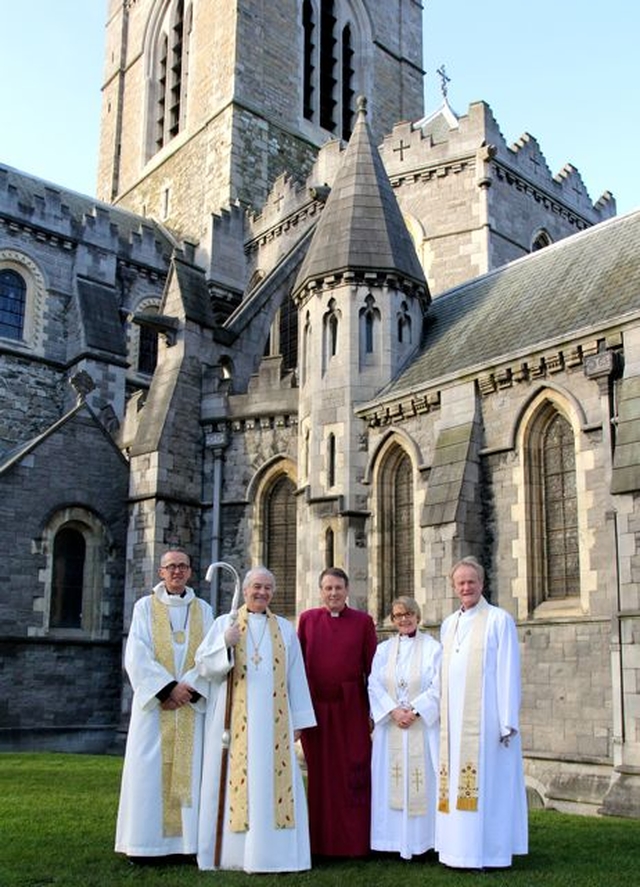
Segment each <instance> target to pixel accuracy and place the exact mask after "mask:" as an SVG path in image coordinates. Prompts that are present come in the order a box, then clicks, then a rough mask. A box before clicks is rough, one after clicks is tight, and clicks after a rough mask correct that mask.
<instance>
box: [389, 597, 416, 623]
mask: <svg viewBox="0 0 640 887" xmlns="http://www.w3.org/2000/svg"><path fill="white" fill-rule="evenodd" d="M398 604H399V605H400V606H401V607H404V608H405V610H406V611H407V613H411V614H412V615H413V616H417V617H418V621H420V617H421V615H422V614H421V613H420V604H419V603H418V602H417V600H416V599H415V598H413V597H409V595H408V594H401V595H400V596H399V597H397V598H394V599H393V600H392V601H391V606H390V608H389V615H390V616H393V608H394V607H396V606H397V605H398Z"/></svg>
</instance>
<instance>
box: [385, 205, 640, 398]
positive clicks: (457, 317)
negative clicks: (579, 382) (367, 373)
mask: <svg viewBox="0 0 640 887" xmlns="http://www.w3.org/2000/svg"><path fill="white" fill-rule="evenodd" d="M638 312H640V211H637V212H634V213H630V214H629V215H626V216H621V217H618V218H614V219H610V220H608V221H606V222H602V223H600V224H599V225H596V226H594V227H593V228H589V229H588V230H587V231H583V232H581V233H580V234H576V235H575V236H573V237H569V238H565V239H564V240H562V241H560V242H559V243H557V244H554V245H552V246H549V247H546V248H545V249H542V250H540V251H538V252H536V253H533V254H531V255H528V256H525V257H523V258H522V259H518V260H516V261H515V262H512V263H511V264H509V265H505V266H503V267H501V268H498V269H496V270H495V271H492V272H491V273H489V274H486V275H484V276H482V277H479V278H476V279H475V280H473V281H471V282H469V283H466V284H463V285H461V286H459V287H456V288H455V289H453V290H449V291H448V292H446V293H444V294H443V295H441V296H438V297H437V298H436V299H435V300H434V301H433V302H432V303H431V305H430V307H429V310H428V312H427V317H426V331H425V336H424V341H423V345H422V347H421V350H420V353H419V355H418V356H417V357H416V358H415V360H413V361H412V363H411V364H410V365H409V367H408V368H407V369H406V370H405V371H404V372H403V373H401V374H400V375H399V376H398V377H396V379H395V380H394V381H393V382H392V383H391V384H390V385H389V386H387V388H386V389H385V390H384V391H383V392H381V393H380V396H382V397H385V399H386V397H387V396H388V397H389V398H391V397H394V396H396V395H399V394H401V393H403V392H405V391H408V390H413V389H415V388H419V387H420V388H422V387H425V386H426V385H429V384H430V383H434V382H435V381H436V380H438V379H442V378H444V377H448V376H452V375H458V376H461V375H464V374H465V372H471V371H474V370H477V369H480V368H486V367H487V366H493V365H496V364H499V363H501V362H503V361H504V360H506V359H513V357H514V355H517V354H518V353H522V354H530V353H533V352H535V351H536V350H539V349H541V348H543V347H545V343H548V342H550V341H569V340H571V339H573V338H576V337H577V336H579V335H584V334H586V333H588V331H589V330H590V329H593V328H604V327H606V326H607V325H609V326H610V325H611V324H613V323H616V322H617V321H618V320H619V319H620V318H621V317H623V316H624V315H625V314H634V313H638Z"/></svg>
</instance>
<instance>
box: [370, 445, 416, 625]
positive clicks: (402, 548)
mask: <svg viewBox="0 0 640 887" xmlns="http://www.w3.org/2000/svg"><path fill="white" fill-rule="evenodd" d="M379 502H380V510H379V513H380V529H381V550H380V569H381V584H380V587H381V589H382V594H381V599H380V601H379V618H380V620H381V621H382V620H383V619H384V618H385V617H386V616H387V615H388V613H389V609H390V606H391V601H392V600H393V599H394V598H396V597H398V596H399V595H410V596H413V594H414V528H415V518H414V481H413V467H412V463H411V459H410V458H409V456H408V455H407V453H406V452H405V451H404V450H402V449H401V448H400V447H394V449H393V450H392V451H391V452H390V453H389V455H388V456H387V458H386V459H385V462H384V465H383V466H382V470H381V474H380V491H379Z"/></svg>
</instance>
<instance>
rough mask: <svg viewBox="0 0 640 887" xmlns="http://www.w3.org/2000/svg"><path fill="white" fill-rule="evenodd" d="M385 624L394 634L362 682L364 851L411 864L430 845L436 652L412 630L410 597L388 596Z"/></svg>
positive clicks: (414, 609)
mask: <svg viewBox="0 0 640 887" xmlns="http://www.w3.org/2000/svg"><path fill="white" fill-rule="evenodd" d="M391 619H392V621H393V624H394V625H395V627H396V629H397V634H396V635H394V636H393V637H392V638H390V639H389V640H387V641H384V642H383V643H381V644H380V646H379V647H378V649H377V651H376V654H375V656H374V659H373V665H372V667H371V675H370V677H369V702H370V705H371V716H372V717H373V720H374V723H375V729H374V731H373V752H372V759H371V783H372V799H371V849H372V850H384V851H389V852H395V853H399V854H400V856H402V857H403V859H411V857H412V856H413V855H419V854H422V853H426V851H427V850H430V849H431V848H432V847H433V846H434V837H435V810H436V795H437V779H436V769H437V760H438V729H439V727H438V698H439V694H440V681H439V676H440V656H441V648H440V644H439V643H438V642H437V641H436V640H434V639H433V638H432V637H431V636H430V635H428V634H426V633H424V632H421V631H418V623H419V622H420V607H419V606H418V604H417V603H416V602H415V600H414V599H413V598H410V597H406V596H403V597H399V598H396V600H394V601H393V603H392V605H391Z"/></svg>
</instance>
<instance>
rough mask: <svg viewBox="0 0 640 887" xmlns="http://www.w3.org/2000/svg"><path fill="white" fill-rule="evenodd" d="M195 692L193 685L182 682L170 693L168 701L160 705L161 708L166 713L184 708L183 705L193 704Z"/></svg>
mask: <svg viewBox="0 0 640 887" xmlns="http://www.w3.org/2000/svg"><path fill="white" fill-rule="evenodd" d="M195 692H196V691H195V688H194V687H192V686H191V684H187V683H186V682H185V681H180V682H179V683H178V684H176V685H175V687H174V688H173V689H172V691H171V693H169V696H168V697H167V699H165V701H164V702H161V703H160V708H162V709H163V710H164V711H175V710H176V709H177V708H182V706H183V705H186V704H187V703H188V702H191V694H192V693H195Z"/></svg>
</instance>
